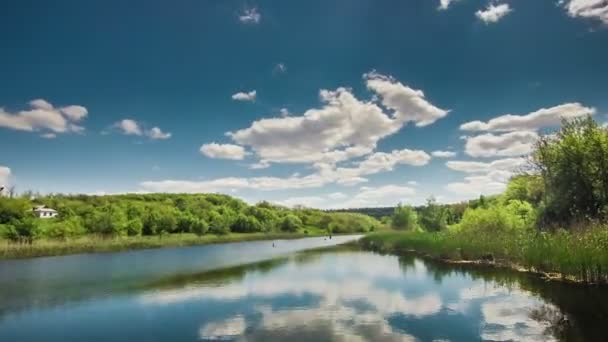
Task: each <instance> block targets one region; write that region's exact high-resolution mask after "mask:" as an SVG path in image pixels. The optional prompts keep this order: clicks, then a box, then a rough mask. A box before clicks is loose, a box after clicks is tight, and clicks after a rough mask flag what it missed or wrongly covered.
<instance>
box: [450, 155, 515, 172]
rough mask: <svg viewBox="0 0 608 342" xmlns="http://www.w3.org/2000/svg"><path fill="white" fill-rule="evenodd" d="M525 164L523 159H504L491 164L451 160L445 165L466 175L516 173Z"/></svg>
mask: <svg viewBox="0 0 608 342" xmlns="http://www.w3.org/2000/svg"><path fill="white" fill-rule="evenodd" d="M525 164H526V159H525V158H505V159H497V160H494V161H491V162H477V161H456V160H451V161H448V162H446V163H445V165H446V166H447V167H448V168H450V169H452V170H455V171H460V172H466V173H484V172H490V171H516V170H518V169H520V168H521V167H523V166H524V165H525Z"/></svg>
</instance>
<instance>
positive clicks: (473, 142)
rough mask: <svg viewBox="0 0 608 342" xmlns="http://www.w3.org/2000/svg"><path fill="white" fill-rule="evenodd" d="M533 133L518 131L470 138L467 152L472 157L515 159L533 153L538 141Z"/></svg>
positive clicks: (466, 146)
mask: <svg viewBox="0 0 608 342" xmlns="http://www.w3.org/2000/svg"><path fill="white" fill-rule="evenodd" d="M538 138H539V137H538V134H537V133H536V132H532V131H516V132H510V133H505V134H501V135H495V134H492V133H487V134H482V135H478V136H475V137H468V138H467V142H466V144H465V152H466V154H468V155H470V156H471V157H514V156H521V155H526V154H529V153H530V152H532V149H533V148H534V144H535V143H536V141H537V140H538Z"/></svg>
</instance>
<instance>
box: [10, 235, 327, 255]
mask: <svg viewBox="0 0 608 342" xmlns="http://www.w3.org/2000/svg"><path fill="white" fill-rule="evenodd" d="M324 234H327V233H326V232H324V231H322V230H310V229H309V230H308V234H306V233H304V232H303V230H302V232H298V233H230V234H226V235H213V234H207V235H203V236H197V235H195V234H191V233H182V234H167V235H162V236H130V237H112V238H104V237H101V236H97V235H87V236H83V237H79V238H72V239H66V240H54V239H41V240H35V241H34V242H33V243H32V244H21V243H14V242H9V241H7V240H1V239H0V259H12V258H31V257H41V256H55V255H66V254H78V253H91V252H116V251H125V250H133V249H147V248H161V247H182V246H195V245H204V244H211V243H228V242H241V241H255V240H274V239H297V238H303V237H311V236H322V235H324Z"/></svg>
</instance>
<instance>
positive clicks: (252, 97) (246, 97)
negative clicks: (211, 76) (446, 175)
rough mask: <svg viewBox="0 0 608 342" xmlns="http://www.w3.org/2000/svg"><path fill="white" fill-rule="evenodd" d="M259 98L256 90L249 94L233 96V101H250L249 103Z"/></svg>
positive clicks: (240, 93)
mask: <svg viewBox="0 0 608 342" xmlns="http://www.w3.org/2000/svg"><path fill="white" fill-rule="evenodd" d="M256 96H257V93H256V91H255V90H252V91H250V92H248V93H245V92H238V93H236V94H233V95H232V99H233V100H235V101H249V102H253V101H255V98H256Z"/></svg>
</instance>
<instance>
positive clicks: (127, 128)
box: [116, 119, 143, 135]
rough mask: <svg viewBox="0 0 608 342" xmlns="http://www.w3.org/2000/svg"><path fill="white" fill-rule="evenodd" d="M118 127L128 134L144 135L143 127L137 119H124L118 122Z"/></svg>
mask: <svg viewBox="0 0 608 342" xmlns="http://www.w3.org/2000/svg"><path fill="white" fill-rule="evenodd" d="M116 127H118V128H119V129H120V130H122V133H123V134H126V135H142V134H143V132H142V129H141V128H140V127H139V124H138V123H137V121H135V120H132V119H123V120H121V121H119V122H117V123H116Z"/></svg>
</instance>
